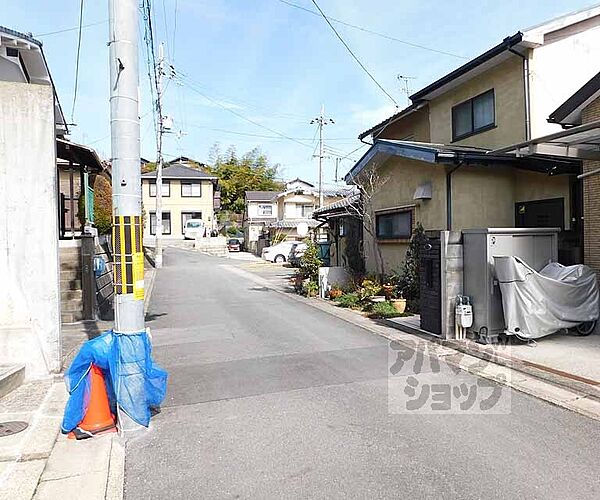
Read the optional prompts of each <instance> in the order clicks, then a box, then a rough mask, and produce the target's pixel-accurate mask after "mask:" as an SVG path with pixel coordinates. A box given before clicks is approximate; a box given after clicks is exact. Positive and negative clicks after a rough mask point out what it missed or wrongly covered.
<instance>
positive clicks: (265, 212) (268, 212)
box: [258, 205, 273, 217]
mask: <svg viewBox="0 0 600 500" xmlns="http://www.w3.org/2000/svg"><path fill="white" fill-rule="evenodd" d="M258 215H259V216H261V217H271V216H272V215H273V205H258Z"/></svg>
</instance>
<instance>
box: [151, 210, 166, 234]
mask: <svg viewBox="0 0 600 500" xmlns="http://www.w3.org/2000/svg"><path fill="white" fill-rule="evenodd" d="M162 223H163V232H162V234H171V212H163V213H162ZM150 234H153V235H154V234H156V212H150Z"/></svg>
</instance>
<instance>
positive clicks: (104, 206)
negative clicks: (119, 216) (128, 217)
mask: <svg viewBox="0 0 600 500" xmlns="http://www.w3.org/2000/svg"><path fill="white" fill-rule="evenodd" d="M94 225H95V226H96V228H97V229H98V233H99V234H110V232H111V229H112V187H111V185H110V182H108V180H106V178H104V177H102V176H101V175H97V176H96V180H95V181H94Z"/></svg>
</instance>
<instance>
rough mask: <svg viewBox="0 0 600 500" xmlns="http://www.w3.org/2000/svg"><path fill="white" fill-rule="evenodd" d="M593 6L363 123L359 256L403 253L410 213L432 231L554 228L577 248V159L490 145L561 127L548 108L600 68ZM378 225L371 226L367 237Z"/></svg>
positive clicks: (563, 254)
mask: <svg viewBox="0 0 600 500" xmlns="http://www.w3.org/2000/svg"><path fill="white" fill-rule="evenodd" d="M598 27H600V7H598V6H596V7H593V8H590V9H587V10H584V11H579V12H575V13H573V14H569V15H566V16H563V17H560V18H557V19H555V20H552V21H549V22H547V23H544V24H541V25H539V26H535V27H533V28H530V29H527V30H523V31H519V32H517V33H516V34H514V35H512V36H509V37H507V38H505V39H504V40H503V41H502V42H501V43H499V44H498V45H496V46H495V47H492V48H491V49H490V50H488V51H486V52H485V53H483V54H481V55H479V56H477V57H475V58H474V59H472V60H470V61H469V62H467V63H466V64H464V65H462V66H461V67H459V68H457V69H456V70H454V71H452V72H450V73H449V74H447V75H445V76H443V77H442V78H440V79H438V80H436V81H435V82H433V83H431V84H430V85H428V86H426V87H425V88H423V89H422V90H420V91H418V92H416V93H415V94H413V95H412V96H411V101H412V104H411V105H410V106H408V107H407V108H406V109H404V110H402V111H400V112H398V113H396V114H395V115H393V116H391V117H390V118H388V119H387V120H385V121H383V122H381V123H379V124H378V125H376V126H374V127H372V128H371V129H369V130H367V131H365V132H363V133H362V134H361V135H360V136H359V138H360V139H365V138H366V137H369V136H370V137H371V139H372V143H373V144H372V146H371V148H370V149H369V150H368V151H367V152H366V153H365V154H364V155H363V157H362V158H361V159H360V160H359V161H358V162H357V163H356V164H355V165H354V167H353V168H352V169H351V171H350V172H349V173H348V175H347V176H346V182H348V183H350V184H352V183H361V182H363V181H364V179H365V177H366V176H368V175H369V173H370V172H373V171H376V172H377V175H378V179H379V181H380V182H379V185H378V186H377V189H376V192H374V193H373V196H372V197H371V200H369V202H370V203H371V204H372V205H371V210H372V212H373V213H374V215H375V216H374V217H373V218H372V219H373V220H372V225H373V226H374V227H373V228H372V231H370V232H369V231H367V232H365V234H364V238H365V242H364V251H365V259H366V267H367V269H368V270H370V271H375V270H376V269H377V267H378V266H377V263H376V259H377V258H378V257H377V255H378V253H379V254H380V255H381V258H382V260H383V267H384V270H385V271H386V272H390V271H393V270H396V269H398V268H399V267H400V265H401V264H402V262H403V260H404V255H405V251H406V248H407V243H408V240H409V239H410V237H411V234H412V230H413V227H414V225H415V223H416V222H420V223H421V224H422V225H423V226H424V228H425V229H429V230H444V229H452V230H461V229H467V228H474V227H515V226H516V227H532V226H545V227H550V226H552V227H560V228H561V229H562V230H563V231H562V233H561V236H560V242H559V247H560V248H559V254H560V259H561V260H562V261H563V262H565V263H571V262H577V261H580V259H581V247H582V236H581V226H582V224H581V215H582V212H581V203H580V200H581V188H580V184H579V183H578V182H577V180H576V175H577V174H578V173H579V172H580V169H581V165H580V162H578V161H573V160H570V159H569V158H556V157H552V156H550V155H547V154H542V153H540V154H535V155H529V156H527V157H525V156H523V155H520V154H518V152H500V151H497V150H499V149H501V148H503V147H505V146H508V145H511V144H516V143H520V142H523V141H527V140H529V139H531V138H532V137H537V136H539V135H543V134H548V133H550V132H553V131H556V130H560V127H559V126H558V125H556V124H552V123H548V121H547V118H548V115H549V114H550V113H551V112H552V111H553V110H554V109H556V107H557V106H558V105H560V104H561V103H562V102H563V101H564V100H565V99H567V98H568V97H569V96H570V95H571V94H572V93H573V92H574V91H575V90H577V89H578V88H579V87H581V86H582V85H583V84H584V83H585V82H586V81H588V80H589V79H590V78H591V77H592V76H593V75H594V74H595V73H597V71H598V69H599V67H600V62H599V61H600V45H599V44H598V43H597V37H598V35H597V33H598ZM370 234H373V235H374V237H371V236H370Z"/></svg>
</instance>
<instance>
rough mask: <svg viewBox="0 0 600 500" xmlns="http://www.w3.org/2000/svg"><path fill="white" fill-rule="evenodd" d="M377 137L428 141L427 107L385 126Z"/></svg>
mask: <svg viewBox="0 0 600 500" xmlns="http://www.w3.org/2000/svg"><path fill="white" fill-rule="evenodd" d="M377 138H378V139H396V140H411V141H417V142H429V139H430V135H429V109H428V107H427V106H424V107H423V108H421V109H418V110H416V111H414V112H413V113H411V114H410V115H408V116H406V117H405V118H402V119H401V120H398V121H397V122H394V123H392V124H390V125H389V126H387V127H386V128H385V129H384V130H383V131H382V132H381V133H380V134H379V135H377Z"/></svg>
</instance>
